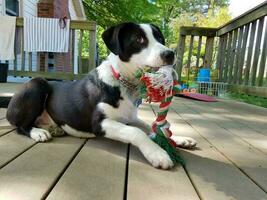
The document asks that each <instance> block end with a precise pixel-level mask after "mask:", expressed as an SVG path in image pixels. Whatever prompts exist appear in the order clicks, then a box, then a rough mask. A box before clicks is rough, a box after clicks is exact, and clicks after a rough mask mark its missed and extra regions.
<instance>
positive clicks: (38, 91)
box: [6, 78, 51, 130]
mask: <svg viewBox="0 0 267 200" xmlns="http://www.w3.org/2000/svg"><path fill="white" fill-rule="evenodd" d="M50 91H51V87H50V85H49V84H48V82H47V81H46V80H45V79H43V78H34V79H32V80H30V81H29V82H27V83H25V84H24V85H23V87H22V89H21V90H20V91H19V92H18V93H16V94H15V95H14V96H13V97H12V99H11V100H10V102H9V104H8V108H7V114H6V118H7V120H8V121H9V123H10V124H12V125H13V126H16V127H17V128H18V130H30V129H31V128H32V127H33V126H34V123H35V120H36V119H37V117H38V116H40V115H41V114H42V112H43V111H44V109H45V103H46V99H47V97H48V95H49V93H50Z"/></svg>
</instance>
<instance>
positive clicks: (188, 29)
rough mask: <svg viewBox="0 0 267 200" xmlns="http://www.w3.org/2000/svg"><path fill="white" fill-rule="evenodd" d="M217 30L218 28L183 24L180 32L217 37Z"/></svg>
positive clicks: (182, 33)
mask: <svg viewBox="0 0 267 200" xmlns="http://www.w3.org/2000/svg"><path fill="white" fill-rule="evenodd" d="M217 30H218V29H217V28H207V27H195V26H182V27H180V34H181V35H193V36H207V37H215V36H216V31H217Z"/></svg>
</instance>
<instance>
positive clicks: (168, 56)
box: [160, 50, 174, 65]
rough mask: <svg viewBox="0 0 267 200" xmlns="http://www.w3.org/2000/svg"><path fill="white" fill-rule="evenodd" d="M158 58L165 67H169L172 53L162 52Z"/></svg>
mask: <svg viewBox="0 0 267 200" xmlns="http://www.w3.org/2000/svg"><path fill="white" fill-rule="evenodd" d="M160 57H161V59H162V60H163V61H164V62H165V63H166V64H167V65H171V64H173V61H174V52H173V51H171V50H167V51H163V52H162V53H161V54H160Z"/></svg>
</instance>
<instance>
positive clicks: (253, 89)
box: [228, 84, 267, 98]
mask: <svg viewBox="0 0 267 200" xmlns="http://www.w3.org/2000/svg"><path fill="white" fill-rule="evenodd" d="M228 87H229V90H230V91H232V92H235V93H240V94H248V95H253V96H258V97H264V98H267V87H257V86H248V85H232V84H230V85H228Z"/></svg>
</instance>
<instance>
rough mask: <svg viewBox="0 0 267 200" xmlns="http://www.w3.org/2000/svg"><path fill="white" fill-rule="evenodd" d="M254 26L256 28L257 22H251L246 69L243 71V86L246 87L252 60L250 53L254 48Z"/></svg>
mask: <svg viewBox="0 0 267 200" xmlns="http://www.w3.org/2000/svg"><path fill="white" fill-rule="evenodd" d="M256 26H257V21H254V22H252V25H251V29H250V38H249V46H248V56H247V61H246V62H247V63H246V69H245V85H248V82H249V74H250V68H251V58H252V51H253V46H254V39H255V33H256Z"/></svg>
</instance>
